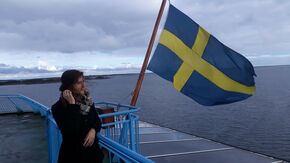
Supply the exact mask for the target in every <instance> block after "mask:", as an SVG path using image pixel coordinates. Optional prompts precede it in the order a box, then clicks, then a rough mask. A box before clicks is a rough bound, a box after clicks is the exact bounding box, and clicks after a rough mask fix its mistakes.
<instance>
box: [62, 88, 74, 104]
mask: <svg viewBox="0 0 290 163" xmlns="http://www.w3.org/2000/svg"><path fill="white" fill-rule="evenodd" d="M62 96H63V97H64V98H65V99H66V100H67V102H68V103H69V104H75V99H74V97H73V95H72V92H71V91H70V90H68V89H66V90H64V91H63V93H62Z"/></svg>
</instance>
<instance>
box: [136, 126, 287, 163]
mask: <svg viewBox="0 0 290 163" xmlns="http://www.w3.org/2000/svg"><path fill="white" fill-rule="evenodd" d="M140 148H141V149H140V150H141V153H142V154H143V155H145V156H146V157H147V158H150V159H152V160H153V161H155V162H158V163H181V162H191V163H194V162H197V163H200V162H206V163H233V162H235V163H279V162H282V161H280V160H277V159H274V158H271V157H267V156H264V155H261V154H257V153H253V152H249V151H245V150H241V149H238V148H235V147H230V146H227V145H224V144H221V143H217V142H213V141H210V140H207V139H203V138H199V137H196V136H192V135H189V134H185V133H181V132H178V131H175V130H171V129H168V128H163V127H160V126H157V125H152V124H149V123H146V122H140Z"/></svg>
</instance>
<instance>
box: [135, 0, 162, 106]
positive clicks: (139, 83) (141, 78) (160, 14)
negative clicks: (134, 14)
mask: <svg viewBox="0 0 290 163" xmlns="http://www.w3.org/2000/svg"><path fill="white" fill-rule="evenodd" d="M166 1H167V0H162V4H161V6H160V10H159V13H158V17H157V19H156V21H155V25H154V29H153V32H152V35H151V39H150V42H149V45H148V48H147V51H146V56H145V58H144V61H143V65H142V69H141V72H140V74H139V78H138V81H137V84H136V87H135V90H134V95H133V97H132V99H131V104H130V105H132V106H135V105H136V102H137V99H138V96H139V92H140V89H141V85H142V81H143V79H144V75H145V70H146V68H147V64H148V60H149V57H150V54H151V51H152V47H153V44H154V40H155V37H156V33H157V30H158V26H159V23H160V20H161V17H162V14H163V11H164V8H165V4H166Z"/></svg>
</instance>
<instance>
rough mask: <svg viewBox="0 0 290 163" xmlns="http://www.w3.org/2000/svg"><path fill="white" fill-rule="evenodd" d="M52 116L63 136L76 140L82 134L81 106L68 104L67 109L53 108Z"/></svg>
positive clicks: (54, 106)
mask: <svg viewBox="0 0 290 163" xmlns="http://www.w3.org/2000/svg"><path fill="white" fill-rule="evenodd" d="M51 110H52V115H53V118H54V119H55V121H56V123H57V125H58V127H59V129H60V130H61V132H62V134H63V135H67V136H68V137H71V138H74V137H77V136H78V135H79V133H80V129H81V128H80V123H79V121H80V114H79V110H80V106H79V105H77V104H68V105H67V108H60V107H59V106H56V105H53V106H52V109H51Z"/></svg>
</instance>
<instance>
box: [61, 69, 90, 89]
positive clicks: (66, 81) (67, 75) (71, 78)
mask: <svg viewBox="0 0 290 163" xmlns="http://www.w3.org/2000/svg"><path fill="white" fill-rule="evenodd" d="M81 76H84V73H83V72H82V71H79V70H75V69H72V70H66V71H65V72H63V73H62V75H61V78H60V80H61V85H60V87H59V91H61V92H63V91H64V90H66V89H69V88H70V87H71V86H72V85H73V84H74V83H76V82H77V81H78V79H79V77H81Z"/></svg>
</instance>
